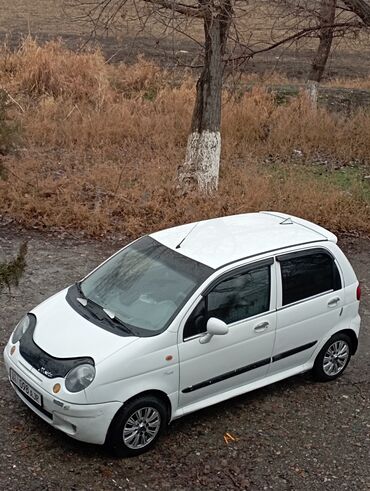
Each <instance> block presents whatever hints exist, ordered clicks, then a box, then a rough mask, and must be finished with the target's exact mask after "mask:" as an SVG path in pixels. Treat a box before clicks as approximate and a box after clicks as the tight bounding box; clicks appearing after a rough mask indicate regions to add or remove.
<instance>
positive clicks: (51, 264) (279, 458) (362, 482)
mask: <svg viewBox="0 0 370 491" xmlns="http://www.w3.org/2000/svg"><path fill="white" fill-rule="evenodd" d="M23 240H28V241H29V255H28V267H27V270H26V273H25V275H24V277H23V279H22V281H21V284H20V286H19V288H17V289H14V290H13V291H12V292H11V293H10V294H9V293H4V292H3V293H2V294H0V312H1V319H2V321H1V323H0V345H1V347H3V346H4V345H5V343H6V341H7V339H8V337H9V335H10V333H11V331H12V329H13V327H14V325H15V323H16V322H17V320H19V318H20V317H21V316H22V315H23V314H24V313H25V312H26V311H27V310H28V309H30V308H31V307H32V306H34V305H35V304H37V303H39V302H40V301H42V300H43V299H45V298H46V297H48V296H49V295H51V294H52V293H54V292H56V291H58V290H60V289H61V288H63V287H65V286H66V285H68V284H70V283H72V282H74V281H76V280H77V279H79V278H80V277H81V276H83V275H84V274H85V273H87V272H88V271H89V270H90V269H91V268H92V267H93V266H95V265H97V264H98V263H99V262H100V261H101V260H102V259H103V258H104V257H106V256H107V254H109V253H111V252H113V251H114V250H116V249H117V248H119V247H120V246H121V245H122V243H119V242H115V243H113V242H105V241H104V240H103V239H102V240H101V241H99V242H97V241H95V242H94V241H91V240H86V239H83V238H78V237H75V238H73V237H71V236H70V235H68V234H67V233H63V234H61V235H60V236H59V237H56V236H55V235H51V234H46V233H45V234H42V233H40V232H27V231H22V230H20V229H16V228H13V227H9V226H8V227H7V226H1V227H0V257H2V258H4V257H11V255H13V254H14V253H15V252H16V250H17V247H18V245H19V244H20V243H21V242H22V241H23ZM341 243H342V245H343V244H344V249H345V250H346V252H347V253H348V254H349V257H350V259H351V261H352V264H353V266H354V268H355V270H356V272H357V275H358V277H359V279H360V281H361V282H362V290H363V301H362V304H361V310H362V318H363V324H362V332H361V342H360V348H359V351H358V353H357V354H356V356H355V357H354V358H353V359H352V361H351V364H350V366H349V367H348V369H347V371H346V372H345V374H344V375H343V377H342V378H340V379H339V380H337V381H335V382H332V383H330V384H318V383H313V382H312V380H311V378H310V376H309V375H303V376H298V377H294V378H291V379H288V380H285V381H283V382H281V383H278V384H274V385H272V386H269V387H266V388H264V389H262V390H258V391H255V392H252V393H249V394H246V395H244V396H241V397H238V398H235V399H232V400H230V401H227V402H224V403H221V404H218V405H216V406H213V407H210V408H208V409H205V410H203V411H200V412H198V413H195V414H193V415H190V416H187V417H185V418H183V419H181V420H178V421H176V422H175V423H173V424H172V425H171V426H170V428H169V430H168V432H167V434H166V435H165V436H164V437H163V438H162V440H161V441H160V442H159V445H158V446H157V447H156V448H155V449H154V451H152V452H151V453H148V454H146V455H144V456H140V457H138V458H133V459H128V460H118V459H114V458H112V457H111V456H110V455H109V453H108V452H107V451H106V450H105V449H104V448H103V447H98V446H92V445H86V444H82V443H79V442H75V441H74V440H72V439H69V438H68V437H66V436H64V435H63V434H62V433H61V432H59V431H57V430H54V429H53V428H51V427H49V425H47V424H46V423H44V422H43V421H42V420H40V419H39V418H38V417H37V416H36V415H34V414H33V413H32V412H31V411H30V410H29V409H28V408H27V407H26V406H24V404H23V403H22V402H21V401H20V400H19V399H18V398H17V396H16V395H15V393H14V392H13V390H12V389H11V387H10V385H9V383H8V380H7V376H6V373H5V369H4V365H3V361H2V359H1V361H0V394H1V396H0V435H1V437H0V439H1V448H2V458H1V459H0V483H1V484H0V486H1V488H2V489H7V490H19V489H21V488H24V489H28V490H36V489H37V490H56V489H63V490H77V489H78V490H90V489H92V490H96V489H99V490H108V489H140V490H141V489H167V488H168V489H179V490H185V489H225V490H226V489H248V490H256V491H257V490H258V491H259V490H268V489H273V490H293V489H294V490H307V489H310V491H314V490H320V491H321V490H334V489H335V490H356V491H362V490H366V489H370V468H369V459H370V390H369V384H370V377H369V376H370V364H369V359H370V333H369V326H370V298H369V290H370V271H369V245H370V243H369V242H368V241H366V240H360V239H356V240H354V239H352V240H348V239H347V240H345V241H344V242H343V241H342V242H341ZM225 432H230V433H232V434H233V435H234V436H235V437H237V441H236V442H235V443H231V444H229V445H226V444H225V442H224V439H223V435H224V433H225Z"/></svg>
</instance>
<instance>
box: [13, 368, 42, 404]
mask: <svg viewBox="0 0 370 491" xmlns="http://www.w3.org/2000/svg"><path fill="white" fill-rule="evenodd" d="M10 380H11V381H12V382H13V384H15V385H16V386H17V387H18V389H19V390H20V391H21V392H23V393H24V394H26V396H28V397H29V398H30V399H32V400H33V401H34V402H36V404H37V405H39V406H42V395H41V394H40V393H39V392H37V390H35V389H34V388H33V387H31V386H30V384H28V383H27V382H26V381H25V380H23V378H22V377H20V376H19V375H18V373H16V372H15V371H14V370H12V369H10Z"/></svg>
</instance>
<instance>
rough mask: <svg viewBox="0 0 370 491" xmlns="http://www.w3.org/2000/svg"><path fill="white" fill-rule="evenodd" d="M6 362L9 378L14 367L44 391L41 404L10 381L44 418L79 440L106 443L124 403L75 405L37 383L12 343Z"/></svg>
mask: <svg viewBox="0 0 370 491" xmlns="http://www.w3.org/2000/svg"><path fill="white" fill-rule="evenodd" d="M4 362H5V367H6V371H7V374H8V377H9V381H10V369H13V370H14V371H15V372H16V373H17V374H18V375H19V376H21V377H22V378H23V379H24V380H25V381H26V382H27V383H28V384H29V385H30V386H31V387H33V388H34V389H35V390H37V392H39V393H40V394H41V396H42V402H43V405H42V407H39V406H38V405H37V404H36V403H34V402H33V401H32V400H31V399H30V398H28V397H27V396H26V395H25V394H24V393H23V392H22V391H21V390H20V389H19V388H18V387H17V386H16V385H15V384H13V382H11V381H10V384H11V385H12V387H13V389H14V390H15V392H16V394H17V395H18V397H19V398H20V399H21V400H22V401H23V402H24V403H25V404H26V405H27V406H28V407H29V408H30V409H32V411H33V412H34V413H35V414H37V415H38V416H39V417H40V418H42V419H43V420H44V421H46V422H47V423H49V424H50V425H51V426H53V427H54V428H57V429H58V430H60V431H63V432H64V433H66V434H67V435H69V436H71V437H72V438H75V439H76V440H80V441H83V442H87V443H95V444H100V445H101V444H103V443H104V442H105V438H106V435H107V431H108V428H109V425H110V423H111V421H112V419H113V417H114V415H115V414H116V413H117V411H118V410H119V409H120V407H121V406H122V404H121V403H120V402H117V401H113V402H107V403H102V404H71V403H69V402H66V401H64V400H62V399H59V398H58V397H56V396H55V395H54V394H51V393H50V392H48V391H46V390H45V389H44V388H43V387H42V386H41V385H40V384H38V383H37V382H36V379H35V378H34V377H33V376H32V373H31V374H30V373H28V372H27V368H26V366H25V365H23V363H22V364H20V363H15V362H14V361H13V360H12V357H11V355H10V351H9V345H7V346H6V347H5V350H4Z"/></svg>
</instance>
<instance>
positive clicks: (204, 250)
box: [151, 211, 337, 269]
mask: <svg viewBox="0 0 370 491" xmlns="http://www.w3.org/2000/svg"><path fill="white" fill-rule="evenodd" d="M151 237H153V239H155V240H157V241H158V242H160V243H161V244H163V245H165V246H167V247H169V248H170V249H173V250H175V251H176V252H179V253H180V254H183V255H184V256H187V257H189V258H191V259H194V260H196V261H199V262H201V263H203V264H206V265H207V266H210V267H211V268H214V269H217V268H220V267H222V266H224V265H225V264H228V263H231V262H234V261H238V260H240V259H244V258H247V257H252V256H256V255H259V254H263V253H265V252H270V251H276V250H280V249H284V248H287V247H291V246H295V245H301V244H309V243H314V242H321V241H326V240H329V241H332V242H336V241H337V238H336V236H335V235H334V234H332V233H331V232H329V231H328V230H326V229H324V228H322V227H320V226H319V225H315V224H314V223H311V222H309V221H307V220H303V219H301V218H297V217H294V216H291V215H286V214H284V213H279V212H271V211H262V212H260V213H246V214H243V215H233V216H228V217H221V218H213V219H211V220H204V221H200V222H195V223H188V224H186V225H180V226H178V227H173V228H168V229H166V230H162V231H160V232H156V233H154V234H151ZM179 245H180V247H179Z"/></svg>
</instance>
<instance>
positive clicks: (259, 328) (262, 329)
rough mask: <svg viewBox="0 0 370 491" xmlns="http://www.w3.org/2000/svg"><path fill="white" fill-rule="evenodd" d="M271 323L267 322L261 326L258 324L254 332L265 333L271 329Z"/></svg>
mask: <svg viewBox="0 0 370 491" xmlns="http://www.w3.org/2000/svg"><path fill="white" fill-rule="evenodd" d="M269 325H270V324H269V323H268V322H267V321H266V322H261V324H257V325H256V326H254V331H255V332H263V331H266V329H267V328H268V327H269Z"/></svg>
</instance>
